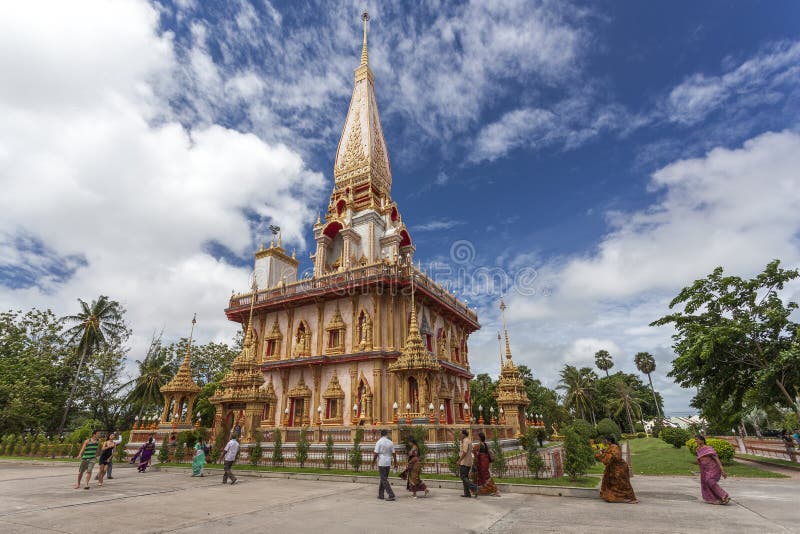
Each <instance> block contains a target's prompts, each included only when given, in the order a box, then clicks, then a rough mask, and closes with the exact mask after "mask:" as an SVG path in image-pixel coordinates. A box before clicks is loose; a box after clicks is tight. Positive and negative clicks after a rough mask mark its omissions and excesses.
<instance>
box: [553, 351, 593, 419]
mask: <svg viewBox="0 0 800 534" xmlns="http://www.w3.org/2000/svg"><path fill="white" fill-rule="evenodd" d="M595 380H597V375H596V374H595V372H594V371H592V369H591V368H590V367H581V368H580V369H578V368H577V367H575V366H573V365H565V366H564V368H563V369H562V370H561V380H560V383H559V385H558V386H557V389H564V390H566V393H565V394H564V405H565V406H567V407H568V408H572V409H573V410H575V411H576V412H577V413H578V415H579V416H580V417H581V419H586V414H587V413H589V414H591V416H592V422H593V423H594V422H595V417H594V406H593V397H594V393H595V384H594V382H595Z"/></svg>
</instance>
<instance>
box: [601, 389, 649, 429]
mask: <svg viewBox="0 0 800 534" xmlns="http://www.w3.org/2000/svg"><path fill="white" fill-rule="evenodd" d="M615 378H616V377H615ZM616 382H617V384H616V385H617V391H616V393H617V396H616V397H613V398H611V399H609V404H610V405H611V409H612V410H613V412H614V416H615V417H619V414H620V413H622V411H623V410H625V415H626V416H627V418H628V427H629V429H630V431H631V432H634V431H635V428H634V426H633V414H635V413H636V412H637V411H639V412H641V409H642V404H641V400H642V399H641V398H640V397H639V396H638V395H637V392H636V390H635V389H634V388H633V387H632V386H631V385H630V384H628V383H627V382H625V381H624V380H622V379H619V380H616Z"/></svg>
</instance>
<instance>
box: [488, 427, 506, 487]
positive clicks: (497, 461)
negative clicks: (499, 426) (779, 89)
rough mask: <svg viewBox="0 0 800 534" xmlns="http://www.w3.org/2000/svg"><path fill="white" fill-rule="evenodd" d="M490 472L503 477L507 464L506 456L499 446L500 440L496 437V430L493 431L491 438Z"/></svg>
mask: <svg viewBox="0 0 800 534" xmlns="http://www.w3.org/2000/svg"><path fill="white" fill-rule="evenodd" d="M491 450H492V472H493V473H494V474H496V475H497V476H499V477H503V476H504V475H505V474H506V470H507V469H508V462H507V461H506V455H505V453H504V452H503V447H501V446H500V439H499V438H498V437H497V430H495V431H494V436H492V445H491Z"/></svg>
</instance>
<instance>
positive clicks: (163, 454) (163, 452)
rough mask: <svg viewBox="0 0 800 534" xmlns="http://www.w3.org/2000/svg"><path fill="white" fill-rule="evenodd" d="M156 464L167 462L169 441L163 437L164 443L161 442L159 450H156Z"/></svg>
mask: <svg viewBox="0 0 800 534" xmlns="http://www.w3.org/2000/svg"><path fill="white" fill-rule="evenodd" d="M158 462H159V463H162V464H163V463H165V462H169V439H167V436H164V441H162V442H161V448H160V449H159V450H158Z"/></svg>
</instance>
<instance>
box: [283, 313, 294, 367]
mask: <svg viewBox="0 0 800 534" xmlns="http://www.w3.org/2000/svg"><path fill="white" fill-rule="evenodd" d="M287 317H288V319H289V323H288V326H287V331H286V334H287V335H286V354H285V356H284V358H283V359H284V360H288V359H289V358H291V357H292V343H293V342H294V309H291V310H289V312H288V313H287Z"/></svg>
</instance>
